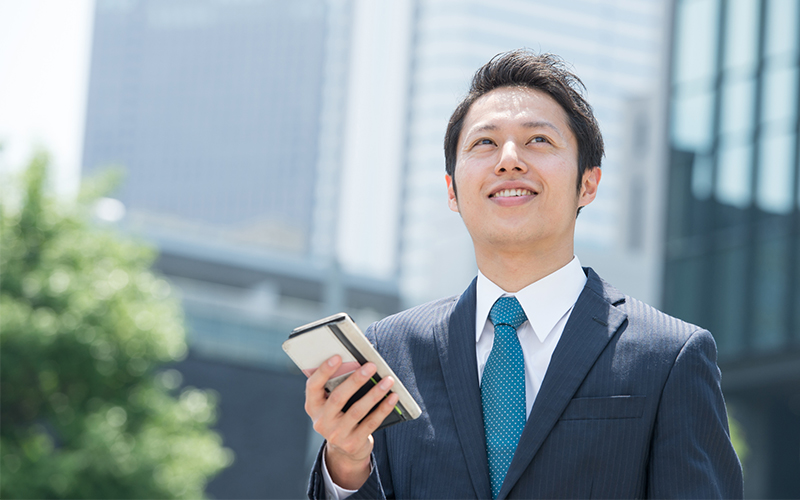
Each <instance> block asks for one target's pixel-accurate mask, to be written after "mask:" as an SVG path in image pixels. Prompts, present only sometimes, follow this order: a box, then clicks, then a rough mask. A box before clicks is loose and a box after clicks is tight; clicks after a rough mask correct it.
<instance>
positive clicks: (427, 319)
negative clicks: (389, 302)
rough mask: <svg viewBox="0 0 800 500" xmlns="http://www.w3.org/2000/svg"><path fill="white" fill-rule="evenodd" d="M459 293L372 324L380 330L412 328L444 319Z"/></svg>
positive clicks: (459, 296)
mask: <svg viewBox="0 0 800 500" xmlns="http://www.w3.org/2000/svg"><path fill="white" fill-rule="evenodd" d="M459 298H461V295H453V296H451V297H445V298H442V299H438V300H434V301H431V302H427V303H425V304H420V305H418V306H415V307H412V308H409V309H406V310H404V311H400V312H398V313H396V314H392V315H391V316H387V317H386V318H384V319H382V320H380V321H377V322H376V323H375V324H374V325H372V326H373V327H374V329H375V330H377V331H380V330H383V329H385V328H391V329H398V328H414V327H415V326H426V327H427V326H430V325H432V324H436V323H439V322H441V321H446V320H447V318H449V317H450V314H451V313H452V311H453V308H454V307H455V305H456V303H457V302H458V300H459Z"/></svg>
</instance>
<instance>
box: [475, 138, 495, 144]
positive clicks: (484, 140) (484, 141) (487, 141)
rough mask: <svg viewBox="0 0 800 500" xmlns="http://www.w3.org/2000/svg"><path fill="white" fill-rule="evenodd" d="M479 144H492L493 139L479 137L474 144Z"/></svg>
mask: <svg viewBox="0 0 800 500" xmlns="http://www.w3.org/2000/svg"><path fill="white" fill-rule="evenodd" d="M479 144H494V141H493V140H491V139H480V140H478V142H476V143H475V145H476V146H477V145H479Z"/></svg>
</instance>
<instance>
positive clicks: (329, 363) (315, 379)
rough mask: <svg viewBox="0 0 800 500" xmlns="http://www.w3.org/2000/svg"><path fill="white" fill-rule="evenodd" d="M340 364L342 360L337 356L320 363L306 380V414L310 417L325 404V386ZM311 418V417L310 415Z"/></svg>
mask: <svg viewBox="0 0 800 500" xmlns="http://www.w3.org/2000/svg"><path fill="white" fill-rule="evenodd" d="M341 364H342V358H341V357H340V356H339V355H338V354H337V355H335V356H331V357H330V358H329V359H328V360H326V361H325V362H324V363H322V364H321V365H320V366H319V368H317V369H316V370H315V371H314V373H312V374H311V376H310V377H308V380H306V413H308V414H309V415H311V413H312V412H314V411H315V410H316V408H318V407H320V406H322V405H323V404H325V400H326V399H327V395H326V392H325V384H327V383H328V380H330V378H331V377H332V376H333V374H334V373H336V370H338V369H339V367H340V366H341ZM312 417H313V415H312Z"/></svg>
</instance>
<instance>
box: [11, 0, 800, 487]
mask: <svg viewBox="0 0 800 500" xmlns="http://www.w3.org/2000/svg"><path fill="white" fill-rule="evenodd" d="M93 15H94V28H93V37H92V43H91V70H90V77H89V85H88V88H89V90H88V98H87V106H86V119H85V140H84V148H83V161H82V164H83V166H84V170H83V175H91V173H92V172H95V171H96V170H97V169H101V168H104V167H106V166H108V165H114V164H118V165H123V166H124V167H125V168H126V172H127V176H126V178H125V181H124V183H123V185H122V188H121V189H120V190H119V191H118V192H117V193H115V194H114V196H115V197H116V198H118V199H119V200H120V201H121V202H122V203H123V204H124V206H125V208H126V215H125V217H124V218H123V219H122V221H121V222H120V226H121V227H123V228H124V229H125V230H127V231H130V232H132V233H135V234H137V235H141V236H142V237H145V238H147V239H149V240H150V241H152V242H154V243H155V245H156V246H157V247H158V249H159V251H160V254H161V256H160V259H159V261H158V263H157V267H158V268H159V269H160V270H161V271H162V272H163V273H164V274H166V275H167V277H168V278H169V279H170V281H171V283H172V284H173V286H174V287H175V288H176V289H178V290H179V291H180V293H181V295H182V297H183V303H184V307H185V311H186V317H187V327H188V330H189V332H188V333H189V343H190V354H189V357H188V358H187V360H186V361H184V362H182V363H181V364H180V366H178V368H179V369H180V371H181V372H182V373H183V375H184V383H185V384H186V385H194V386H198V387H204V388H212V389H215V390H216V391H218V392H219V393H220V419H219V422H218V425H217V427H218V430H219V431H220V433H221V434H222V435H223V438H224V440H225V445H226V446H228V447H230V448H232V449H233V450H234V452H235V453H236V462H235V464H234V465H233V466H232V467H231V468H229V469H227V470H226V471H224V472H223V473H222V474H221V475H220V476H218V477H217V478H216V479H215V480H214V481H213V482H212V483H211V484H210V486H209V493H210V494H211V495H214V496H216V497H218V498H295V497H301V496H302V495H303V491H304V484H305V480H306V476H307V472H306V471H307V469H308V465H309V461H310V460H311V459H312V458H313V456H314V454H315V452H316V449H317V447H318V445H319V438H318V437H317V436H316V434H315V433H314V432H313V431H312V430H311V427H310V422H309V419H308V418H307V417H306V415H305V413H304V412H303V388H304V387H303V384H304V378H303V376H302V375H300V374H299V373H298V372H297V371H296V370H295V369H294V368H293V367H292V366H291V364H290V362H289V360H288V358H287V357H286V356H285V355H284V354H283V352H282V350H281V349H280V343H281V342H282V341H283V340H284V339H285V338H286V337H287V336H288V333H289V332H290V331H291V330H292V329H293V328H294V327H296V326H299V325H300V324H303V323H305V322H308V321H312V320H315V319H318V318H320V317H322V316H324V315H327V314H330V313H333V312H338V311H340V310H346V311H348V312H349V313H350V314H351V315H352V316H353V317H354V318H355V319H356V321H357V322H358V323H359V324H361V325H362V327H366V326H367V325H368V324H369V323H370V322H372V321H374V320H377V319H380V318H382V317H384V316H386V315H388V314H391V313H393V312H395V311H397V310H399V309H401V308H404V307H407V306H412V305H416V304H419V303H421V302H424V301H426V300H430V299H434V298H438V297H441V296H444V295H450V294H456V293H460V292H461V291H462V290H463V289H464V288H465V287H466V285H467V284H468V283H469V281H470V280H471V279H472V278H473V276H474V274H475V272H476V268H475V263H474V256H473V254H472V244H471V242H470V240H469V236H468V234H467V233H466V231H465V229H464V227H463V224H461V221H460V219H459V217H458V215H457V214H455V213H453V212H451V211H450V210H449V209H448V208H447V204H446V191H445V183H444V155H443V152H442V140H443V136H444V131H445V127H446V124H447V120H448V118H449V115H450V113H451V112H452V110H453V109H454V107H455V106H456V104H457V102H458V100H459V99H460V98H461V97H462V96H463V95H464V94H465V93H466V91H467V89H468V86H469V78H470V77H471V75H472V73H473V72H474V71H475V70H476V69H477V68H478V67H479V66H480V65H482V64H483V63H485V62H486V61H487V60H488V59H489V58H491V57H492V56H493V55H495V54H496V53H498V52H501V51H505V50H511V49H515V48H519V47H529V48H532V49H534V50H536V51H541V52H554V53H556V54H559V55H560V56H562V57H563V58H564V59H565V60H566V61H567V62H568V63H569V64H570V65H571V66H572V67H573V68H574V71H575V72H576V73H577V74H578V75H579V76H580V77H581V78H582V80H583V82H584V83H585V84H586V87H587V89H588V93H587V94H588V99H589V101H590V102H591V103H592V105H593V106H594V108H595V112H596V115H597V117H598V119H599V121H600V126H601V129H602V131H603V134H604V138H605V140H606V152H607V153H606V158H605V159H604V162H603V182H602V189H601V190H600V193H599V196H598V198H597V199H596V201H595V202H594V203H593V204H592V205H591V206H590V207H588V208H587V209H586V210H584V211H583V212H582V213H581V216H580V217H579V219H578V229H577V234H576V253H577V255H578V256H579V257H580V259H581V261H582V263H583V265H587V266H591V267H593V268H594V269H596V270H597V271H598V272H599V273H600V275H601V276H603V277H604V278H606V279H607V280H609V281H610V282H611V283H613V284H614V285H615V286H617V287H618V288H619V289H621V290H622V291H624V292H626V293H628V294H630V295H633V296H636V297H637V298H640V299H642V300H644V301H646V302H649V303H651V304H653V305H655V306H657V307H660V308H663V309H665V310H666V311H667V312H669V313H672V314H674V315H677V316H679V317H681V318H683V319H686V320H688V321H692V322H694V323H697V324H699V325H701V326H703V327H706V328H709V329H710V330H711V331H712V333H713V334H714V336H715V338H716V339H717V342H718V346H719V360H720V366H721V368H722V370H723V389H724V390H725V393H726V397H727V399H728V401H729V403H730V405H731V409H732V413H733V415H734V416H735V417H736V418H737V419H738V420H739V421H740V423H741V425H742V427H743V429H744V432H745V438H746V441H747V444H748V446H749V449H750V453H749V455H748V457H747V461H746V463H745V468H746V472H745V478H746V483H745V485H746V495H747V496H748V497H750V498H787V497H800V476H798V475H797V471H798V470H800V421H798V420H800V390H798V389H797V388H798V387H800V262H798V259H800V248H798V246H800V243H799V239H800V214H798V212H799V211H800V173H799V172H798V130H800V128H799V127H800V121H799V119H798V116H799V115H800V114H799V112H798V110H799V109H800V99H798V88H800V85H798V64H799V63H798V61H800V59H799V58H798V56H799V55H800V50H799V49H798V45H800V3H797V2H795V1H794V0H641V1H638V0H564V1H562V2H545V1H539V0H493V1H490V0H405V1H399V0H398V1H393V2H376V1H371V0H297V1H292V2H285V1H281V0H238V1H232V0H194V1H186V0H96V1H95V4H94V13H93ZM0 42H2V38H1V37H0ZM0 132H2V130H0Z"/></svg>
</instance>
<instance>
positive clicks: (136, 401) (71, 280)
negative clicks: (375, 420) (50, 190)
mask: <svg viewBox="0 0 800 500" xmlns="http://www.w3.org/2000/svg"><path fill="white" fill-rule="evenodd" d="M47 163H48V159H47V156H46V155H45V154H44V153H40V154H38V155H36V157H35V158H34V159H33V160H32V162H31V164H30V166H29V167H28V169H27V170H26V171H25V172H24V174H23V175H22V178H21V179H20V180H19V181H18V182H16V183H13V182H12V183H9V182H8V181H4V182H3V184H2V189H3V191H2V194H1V196H2V199H1V200H0V231H2V233H0V272H1V273H2V274H1V275H0V328H1V330H0V496H2V497H3V498H200V497H202V496H203V490H204V487H205V484H206V482H207V480H208V479H209V478H210V477H211V476H213V475H214V474H216V473H217V472H219V471H220V470H221V469H223V468H224V467H226V466H227V465H229V464H230V463H231V461H232V454H231V452H230V451H229V450H227V449H225V448H223V446H222V443H221V439H220V437H219V435H217V434H216V433H214V432H213V431H211V430H210V429H209V425H210V424H212V423H213V421H214V418H215V408H216V401H215V395H214V394H213V393H209V392H206V391H200V390H197V389H194V388H184V389H183V390H182V391H180V392H179V391H178V386H179V385H180V378H181V377H180V374H179V373H178V372H177V371H175V370H174V369H168V370H164V369H163V364H164V363H169V362H174V361H176V360H179V359H181V358H182V357H183V356H185V353H186V344H185V339H184V329H183V326H182V316H181V311H180V307H179V305H178V303H177V301H176V300H175V299H174V298H172V297H171V294H170V286H169V284H168V283H167V282H166V281H164V280H163V279H160V278H159V277H157V276H155V275H154V274H153V273H152V272H150V271H149V267H150V265H151V263H152V261H153V259H154V256H155V254H154V252H153V251H152V250H151V249H149V248H147V247H145V246H143V245H141V244H138V243H135V242H133V241H131V240H129V239H126V238H123V237H122V236H120V235H119V234H118V233H116V232H114V231H113V230H110V229H108V228H106V229H102V228H98V227H97V225H96V224H91V223H89V222H88V220H89V214H90V209H91V207H92V203H93V201H94V200H96V197H97V194H98V192H99V191H102V189H103V186H102V184H103V182H100V183H99V184H101V185H99V186H98V183H97V182H96V183H95V185H94V187H93V188H92V189H89V192H88V194H86V193H84V195H83V196H82V197H81V198H80V199H79V201H78V202H76V203H63V202H59V201H58V200H57V199H55V198H54V197H51V196H48V194H47V192H46V189H45V184H46V183H45V180H46V174H47Z"/></svg>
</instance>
